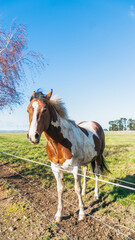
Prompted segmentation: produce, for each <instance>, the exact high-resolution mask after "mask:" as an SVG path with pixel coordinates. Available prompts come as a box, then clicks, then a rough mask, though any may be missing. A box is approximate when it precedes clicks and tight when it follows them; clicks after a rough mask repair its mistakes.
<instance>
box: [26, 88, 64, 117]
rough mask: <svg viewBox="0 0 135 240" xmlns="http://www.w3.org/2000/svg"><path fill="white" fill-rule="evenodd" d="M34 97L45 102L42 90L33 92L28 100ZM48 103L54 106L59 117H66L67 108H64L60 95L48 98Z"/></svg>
mask: <svg viewBox="0 0 135 240" xmlns="http://www.w3.org/2000/svg"><path fill="white" fill-rule="evenodd" d="M34 98H37V99H39V100H42V101H43V102H45V103H47V99H46V95H44V94H43V93H42V92H39V91H37V92H34V94H33V95H32V96H31V98H30V101H31V100H32V99H34ZM49 103H50V104H51V106H53V107H54V109H55V110H56V112H57V113H58V114H59V115H60V117H61V118H64V119H68V113H67V109H66V108H65V106H64V103H63V101H62V99H61V98H60V97H58V96H53V97H52V98H51V99H50V101H49Z"/></svg>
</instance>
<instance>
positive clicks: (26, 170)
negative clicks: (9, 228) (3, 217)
mask: <svg viewBox="0 0 135 240" xmlns="http://www.w3.org/2000/svg"><path fill="white" fill-rule="evenodd" d="M45 145H46V139H45V137H44V135H43V136H42V138H41V141H40V144H39V145H31V144H30V143H29V141H28V140H27V138H26V133H1V134H0V151H5V152H7V153H11V154H14V155H17V156H20V157H25V158H28V159H32V160H35V161H39V162H42V163H47V164H49V165H50V162H49V161H48V157H47V154H46V150H45ZM104 155H105V158H106V162H107V165H108V168H109V169H110V171H111V173H109V174H107V176H108V177H112V178H114V179H109V181H111V182H116V183H119V182H118V181H117V180H116V178H119V179H121V180H125V181H129V182H132V183H135V135H134V134H132V135H131V134H124V135H121V134H119V135H118V134H117V135H116V134H115V135H111V134H109V135H108V134H106V148H105V152H104ZM0 161H1V162H5V163H9V164H10V167H12V168H13V169H15V170H17V171H18V172H19V173H21V174H23V175H25V176H27V177H29V178H31V179H33V180H34V181H36V182H38V183H40V185H42V186H43V187H46V188H48V189H50V188H51V189H52V188H53V187H56V182H55V179H54V176H53V174H52V172H51V169H50V168H47V167H45V166H41V165H36V164H34V163H28V162H25V161H23V160H20V159H16V158H14V157H10V156H7V155H4V154H3V153H0ZM89 170H90V171H91V168H90V166H89ZM89 176H93V175H90V173H89ZM100 178H101V179H104V180H108V179H107V178H102V177H100ZM64 182H65V189H67V190H66V191H67V192H68V191H69V192H70V193H71V192H72V191H74V189H73V187H74V180H73V176H72V175H71V174H67V173H65V174H64ZM87 183H88V185H87V195H86V197H85V198H84V203H85V206H87V207H88V206H89V205H90V204H91V206H93V208H92V211H91V214H93V215H94V216H96V217H99V218H100V219H102V220H104V218H108V219H110V221H111V222H112V223H115V222H120V225H122V226H127V227H130V228H132V229H134V230H135V223H134V222H133V219H134V217H135V192H133V191H130V190H126V189H123V188H120V187H115V186H112V185H109V184H105V183H101V182H99V194H100V201H99V203H98V207H97V205H95V206H94V204H93V203H90V202H91V201H92V200H90V199H93V195H94V180H91V179H89V180H87ZM123 184H124V183H123ZM126 185H127V186H130V185H128V184H126ZM132 187H134V186H132ZM7 190H8V187H7V188H6V190H5V191H7ZM67 196H68V195H67ZM92 204H93V205H92ZM9 207H10V206H9ZM16 207H17V206H16ZM120 230H122V229H120ZM45 236H47V235H45ZM3 239H4V238H3ZM13 239H14V238H13ZM43 239H51V238H49V237H48V238H47V237H44V238H43ZM56 239H57V238H56ZM97 239H98V238H97ZM108 239H109V238H108ZM112 239H113V238H112Z"/></svg>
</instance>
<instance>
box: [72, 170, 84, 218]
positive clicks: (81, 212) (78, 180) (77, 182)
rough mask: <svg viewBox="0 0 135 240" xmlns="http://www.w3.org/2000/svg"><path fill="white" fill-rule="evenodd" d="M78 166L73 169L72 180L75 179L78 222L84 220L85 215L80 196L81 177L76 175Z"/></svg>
mask: <svg viewBox="0 0 135 240" xmlns="http://www.w3.org/2000/svg"><path fill="white" fill-rule="evenodd" d="M78 168H79V166H75V167H74V169H73V174H74V179H75V192H76V194H77V196H78V200H79V217H78V220H79V221H81V220H83V219H84V218H85V213H84V206H83V201H82V196H81V176H80V175H78V173H79V171H78Z"/></svg>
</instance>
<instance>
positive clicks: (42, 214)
mask: <svg viewBox="0 0 135 240" xmlns="http://www.w3.org/2000/svg"><path fill="white" fill-rule="evenodd" d="M0 179H1V180H2V181H3V182H5V183H6V184H7V185H8V186H10V187H11V188H12V189H13V190H14V191H15V192H17V194H18V195H20V196H21V197H22V198H23V199H24V200H25V201H26V202H27V203H28V204H29V205H30V206H31V207H32V208H34V209H35V210H36V211H37V212H38V213H39V214H40V215H41V216H43V217H44V218H46V219H47V220H48V221H49V222H51V224H54V222H53V221H51V220H50V218H48V217H47V216H46V215H45V214H44V213H43V212H42V211H40V210H39V209H38V208H37V207H35V206H34V205H33V204H32V203H31V202H30V201H29V200H28V199H27V198H25V197H24V196H23V195H22V194H21V193H20V192H18V191H17V190H16V189H15V188H14V187H13V186H12V185H11V184H10V183H9V182H7V181H5V179H4V178H3V177H1V176H0ZM55 226H56V228H57V229H58V230H59V231H60V232H61V233H62V234H64V235H65V236H66V237H67V238H68V239H71V240H73V239H72V238H71V237H70V236H69V235H68V234H67V233H66V232H65V231H63V230H62V229H61V228H60V227H59V226H58V225H57V224H56V223H55Z"/></svg>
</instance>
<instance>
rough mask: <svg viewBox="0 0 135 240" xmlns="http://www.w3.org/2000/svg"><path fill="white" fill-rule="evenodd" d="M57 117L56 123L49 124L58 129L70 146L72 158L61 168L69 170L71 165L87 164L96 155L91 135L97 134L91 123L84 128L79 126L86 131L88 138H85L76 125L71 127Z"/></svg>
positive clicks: (67, 122) (65, 120)
mask: <svg viewBox="0 0 135 240" xmlns="http://www.w3.org/2000/svg"><path fill="white" fill-rule="evenodd" d="M57 117H58V118H57V121H56V122H53V121H52V122H51V124H52V125H53V126H55V127H60V128H61V133H62V135H63V137H64V138H66V139H68V140H69V141H70V142H71V144H72V147H71V153H72V155H73V157H72V159H67V160H66V161H65V163H64V164H63V165H62V166H63V167H64V168H66V167H67V168H69V167H70V165H71V164H72V165H74V164H77V165H78V164H83V163H89V162H90V161H91V160H92V159H93V158H94V157H95V156H96V155H97V152H96V151H95V143H94V139H93V135H94V134H95V135H96V136H97V134H96V132H95V130H94V129H93V128H92V123H91V122H86V123H85V125H86V126H84V124H80V125H79V126H82V127H84V128H86V129H87V131H88V133H89V136H86V135H85V134H84V133H83V131H82V130H81V129H80V128H79V127H78V126H77V125H76V126H75V125H73V124H72V123H71V122H70V121H68V120H67V119H62V118H60V117H59V115H58V116H57ZM66 162H67V163H66Z"/></svg>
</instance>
